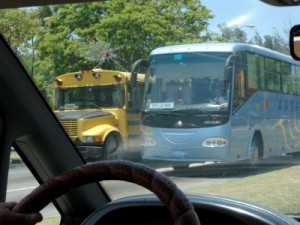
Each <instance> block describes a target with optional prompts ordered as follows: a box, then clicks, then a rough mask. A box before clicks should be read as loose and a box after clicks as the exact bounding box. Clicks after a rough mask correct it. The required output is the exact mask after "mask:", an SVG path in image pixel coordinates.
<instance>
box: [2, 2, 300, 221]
mask: <svg viewBox="0 0 300 225" xmlns="http://www.w3.org/2000/svg"><path fill="white" fill-rule="evenodd" d="M299 10H300V8H299V7H275V6H270V5H267V4H265V3H263V2H261V1H258V0H241V1H237V0H226V1H220V0H218V1H211V0H202V1H196V0H187V1H155V0H149V1H140V0H137V1H133V0H127V1H122V0H116V1H115V0H114V1H105V2H90V3H77V4H59V5H45V6H36V7H27V8H18V9H0V14H1V18H0V32H1V35H3V37H4V38H5V40H6V41H7V43H8V44H9V46H10V47H11V49H12V51H13V52H14V53H15V55H16V56H17V57H18V59H19V60H20V61H21V63H22V65H23V67H24V69H25V70H26V71H27V73H28V75H29V76H30V78H31V79H32V81H33V83H34V84H35V86H36V87H37V89H38V90H39V92H40V93H41V96H43V98H44V100H45V102H47V103H48V105H49V110H50V109H51V112H53V115H55V119H57V122H58V124H59V125H61V128H63V129H64V130H65V131H66V132H64V133H65V134H66V135H67V137H68V138H70V140H71V141H72V144H74V146H75V147H74V149H76V150H78V152H79V153H80V156H81V157H82V159H83V160H84V162H86V163H89V162H95V161H102V160H116V159H124V160H130V161H133V162H138V163H142V164H145V165H148V166H151V167H153V168H155V169H156V170H158V171H160V172H162V173H164V174H165V175H167V176H168V177H170V178H171V179H172V180H173V181H174V182H175V183H176V184H177V185H178V186H179V187H180V188H181V189H182V190H183V192H184V193H187V194H191V195H201V194H209V195H217V196H227V197H230V198H238V199H242V200H245V201H250V202H255V203H258V204H261V205H264V206H267V207H270V208H273V209H275V210H278V211H280V212H283V213H287V214H291V215H299V216H300V198H299V196H300V189H299V186H300V179H299V173H300V165H299V164H300V62H298V61H295V60H293V59H292V58H291V57H290V53H289V48H288V46H289V45H288V31H289V29H290V28H291V27H292V26H293V25H295V24H297V23H300V14H299ZM138 60H145V61H143V62H146V63H145V65H142V66H138V63H137V62H139V61H138ZM134 65H136V66H135V67H134ZM134 68H136V70H135V69H134ZM0 70H1V68H0ZM133 70H134V71H133ZM132 72H133V73H132ZM5 94H6V93H2V92H1V97H3V98H5ZM24 104H25V103H24ZM20 113H22V112H20ZM46 122H47V121H45V124H46ZM64 130H62V131H64ZM64 133H63V132H62V135H63V134H64ZM51 138H52V137H49V139H51ZM66 140H69V139H66ZM53 141H56V140H53ZM30 147H32V146H28V148H30ZM35 148H38V147H35ZM20 155H21V156H22V154H20ZM37 160H38V158H37ZM49 160H51V159H50V158H49ZM62 160H66V161H67V160H72V156H70V159H67V158H64V159H62ZM25 161H26V160H25ZM55 163H56V162H54V161H53V162H52V161H51V162H49V164H55ZM40 166H41V167H42V166H43V165H40ZM41 173H42V174H44V173H47V171H43V172H41ZM99 183H100V185H101V187H103V190H104V191H105V192H106V193H107V196H108V198H110V199H119V198H122V197H126V196H133V195H139V194H143V193H148V192H149V191H148V190H146V189H144V188H141V187H139V186H137V185H133V184H131V183H126V182H119V181H101V182H99Z"/></svg>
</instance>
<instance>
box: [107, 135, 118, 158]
mask: <svg viewBox="0 0 300 225" xmlns="http://www.w3.org/2000/svg"><path fill="white" fill-rule="evenodd" d="M121 148H122V141H121V140H120V138H119V137H118V136H117V135H114V134H110V135H109V136H108V137H107V138H106V140H105V143H104V149H103V159H104V160H114V159H119V150H121Z"/></svg>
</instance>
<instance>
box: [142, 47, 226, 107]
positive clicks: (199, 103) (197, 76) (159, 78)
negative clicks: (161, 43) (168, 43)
mask: <svg viewBox="0 0 300 225" xmlns="http://www.w3.org/2000/svg"><path fill="white" fill-rule="evenodd" d="M229 55H230V53H228V52H225V53H219V52H208V53H205V52H202V53H201V52H196V53H176V54H160V55H153V56H151V58H150V68H149V71H150V74H149V76H148V80H147V81H146V82H149V86H148V89H147V90H146V106H145V107H146V108H145V110H146V111H164V112H165V111H178V110H180V111H182V110H185V111H190V110H191V109H193V110H195V109H199V111H198V112H199V113H201V112H203V111H214V113H216V112H215V111H220V110H228V102H229V96H230V81H229V80H228V79H226V78H225V75H224V71H225V61H226V59H227V57H228V56H229Z"/></svg>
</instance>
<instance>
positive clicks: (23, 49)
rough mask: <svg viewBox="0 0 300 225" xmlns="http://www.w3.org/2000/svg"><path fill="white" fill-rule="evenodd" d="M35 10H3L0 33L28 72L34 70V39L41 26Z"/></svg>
mask: <svg viewBox="0 0 300 225" xmlns="http://www.w3.org/2000/svg"><path fill="white" fill-rule="evenodd" d="M35 16H36V15H35V13H34V10H25V9H9V10H5V9H3V10H1V18H0V33H1V34H3V35H4V36H5V39H6V40H7V41H8V44H9V45H10V46H11V48H12V49H13V51H14V52H15V54H16V55H18V56H19V58H20V59H21V60H22V62H23V63H24V65H25V68H26V69H27V71H28V72H30V71H31V70H32V62H33V61H32V60H33V56H34V49H33V46H32V44H33V39H34V37H35V35H36V30H37V29H38V27H39V24H38V20H37V19H36V17H35Z"/></svg>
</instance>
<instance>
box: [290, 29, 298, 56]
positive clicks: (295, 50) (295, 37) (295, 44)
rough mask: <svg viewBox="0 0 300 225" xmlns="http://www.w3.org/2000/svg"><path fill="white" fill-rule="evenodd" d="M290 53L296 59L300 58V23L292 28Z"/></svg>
mask: <svg viewBox="0 0 300 225" xmlns="http://www.w3.org/2000/svg"><path fill="white" fill-rule="evenodd" d="M289 44H290V53H291V56H292V57H293V58H294V59H295V60H298V61H299V60H300V24H297V25H295V26H293V27H292V28H291V30H290V38H289Z"/></svg>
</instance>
